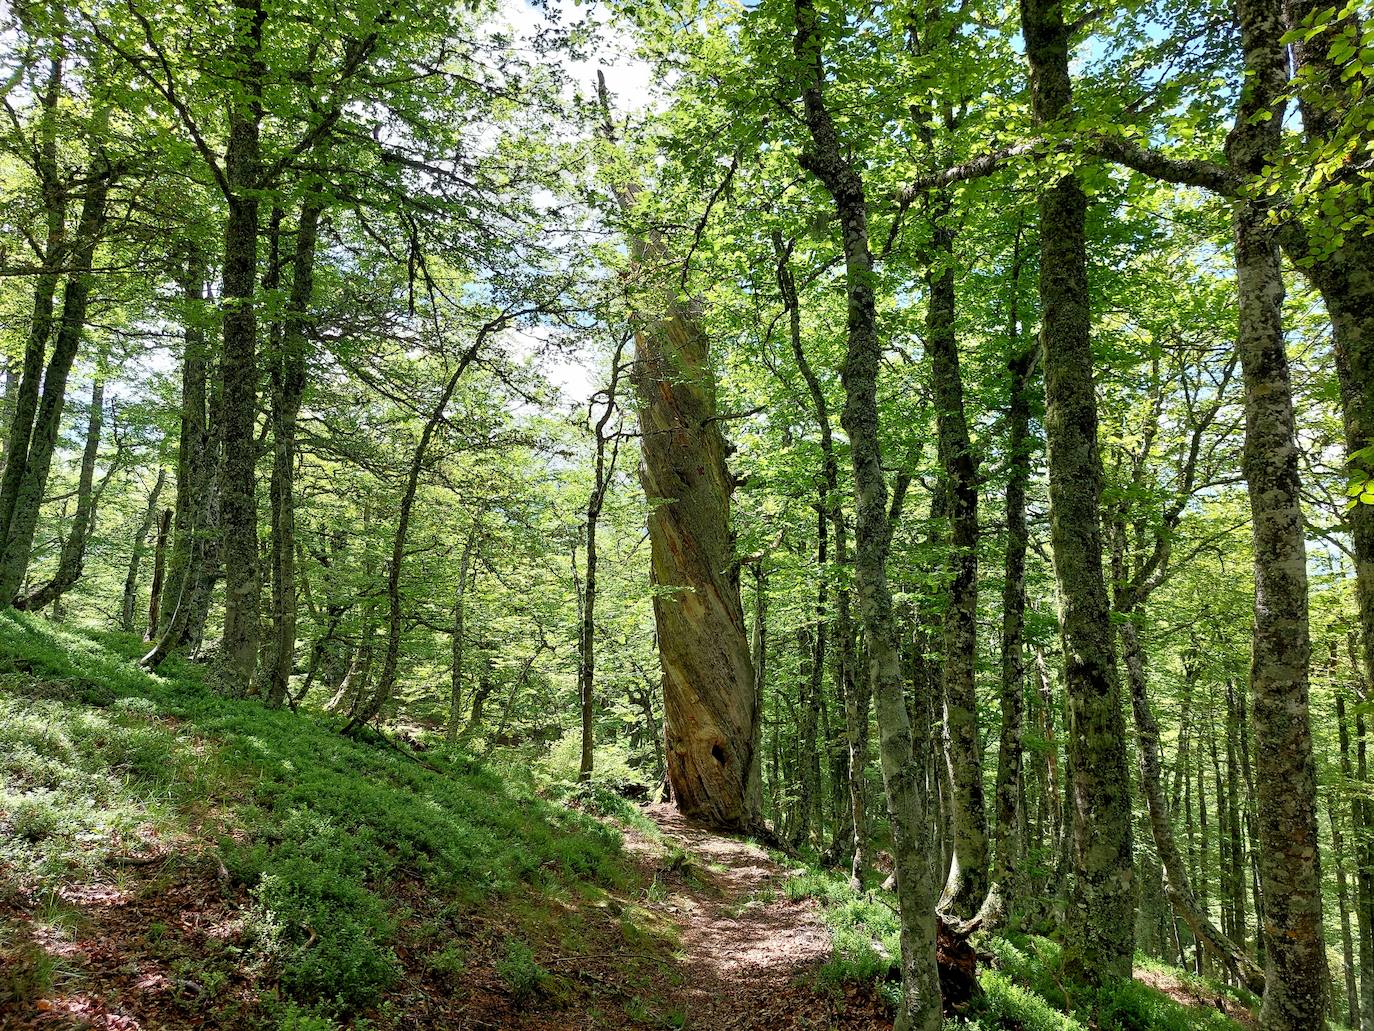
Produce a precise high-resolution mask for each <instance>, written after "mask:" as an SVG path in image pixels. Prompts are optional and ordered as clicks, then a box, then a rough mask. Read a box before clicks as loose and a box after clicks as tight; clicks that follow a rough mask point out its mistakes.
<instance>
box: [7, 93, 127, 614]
mask: <svg viewBox="0 0 1374 1031" xmlns="http://www.w3.org/2000/svg"><path fill="white" fill-rule="evenodd" d="M106 121H107V117H106V115H105V114H103V113H102V114H100V115H98V116H97V118H96V128H97V129H99V128H101V127H103V125H104V124H105V123H106ZM113 174H114V173H113V170H112V169H111V168H110V167H109V164H108V162H107V161H106V160H105V156H104V155H103V154H101V153H97V155H96V156H95V157H94V158H92V160H91V164H90V168H89V183H88V185H87V187H86V198H85V200H84V201H83V202H82V205H81V217H80V219H79V220H78V222H77V228H76V239H75V240H74V241H73V245H72V250H71V260H72V264H73V266H74V271H73V272H72V273H71V274H70V275H68V277H67V282H66V285H65V286H64V288H63V291H62V318H61V321H60V322H59V324H58V329H57V338H56V341H55V342H54V344H53V350H52V355H51V357H50V358H49V359H48V366H47V370H46V371H45V372H44V374H43V394H42V399H41V400H40V402H39V405H38V412H37V414H36V415H35V416H34V421H33V434H32V437H31V439H30V441H29V447H28V453H27V455H26V456H25V458H24V460H23V462H22V465H23V472H22V478H21V479H20V480H19V486H18V490H17V491H16V493H15V495H14V505H13V509H12V515H11V516H10V519H9V525H8V533H7V535H6V537H5V541H4V549H3V553H0V607H4V606H6V605H10V604H13V601H14V598H15V595H16V593H17V592H18V590H19V586H20V584H22V583H23V581H24V577H25V575H26V574H27V573H28V567H29V559H30V557H31V555H32V552H33V534H34V530H35V528H36V527H37V525H38V512H39V509H40V508H41V507H42V505H43V492H44V490H45V489H46V488H47V485H48V473H49V472H50V470H51V468H52V458H53V452H54V451H55V450H56V447H57V435H58V430H59V429H60V428H61V423H62V409H63V406H64V405H65V403H66V392H67V377H68V375H69V374H70V373H71V370H72V365H73V364H74V363H75V361H76V353H77V350H78V349H79V347H80V345H81V337H82V335H83V334H84V332H85V329H86V306H87V304H88V302H89V301H90V296H91V287H92V285H93V282H94V277H93V276H92V275H91V273H90V272H89V271H83V270H88V269H89V268H90V266H91V262H92V260H93V259H94V257H95V251H96V247H97V246H98V245H99V243H100V240H101V237H102V236H103V235H104V232H105V224H106V210H107V208H106V201H107V198H108V196H109V189H110V180H111V178H112V177H113ZM19 462H20V455H19V454H18V453H17V452H15V453H12V454H11V456H10V462H9V465H15V464H16V463H19ZM8 473H9V468H8V466H7V468H6V474H7V475H8Z"/></svg>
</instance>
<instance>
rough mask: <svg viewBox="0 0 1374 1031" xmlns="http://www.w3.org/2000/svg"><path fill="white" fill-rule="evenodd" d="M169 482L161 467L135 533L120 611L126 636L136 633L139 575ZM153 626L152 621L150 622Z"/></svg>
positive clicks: (121, 625)
mask: <svg viewBox="0 0 1374 1031" xmlns="http://www.w3.org/2000/svg"><path fill="white" fill-rule="evenodd" d="M166 482H167V470H166V469H163V468H161V467H159V468H158V471H157V479H156V480H155V481H153V489H152V490H150V491H149V492H148V507H147V508H145V509H144V510H143V521H142V522H140V523H139V524H138V529H137V530H136V531H135V532H134V546H133V549H132V550H131V551H130V553H129V571H128V573H126V574H125V576H124V599H123V604H122V605H121V606H120V610H119V628H120V629H121V630H123V631H124V632H125V633H126V634H131V633H133V632H134V608H135V606H137V604H138V573H139V567H140V566H142V565H143V555H144V552H146V551H147V550H148V535H149V534H150V533H152V532H153V521H154V520H155V519H157V503H158V499H159V497H161V495H162V487H163V485H164V484H165V483H166ZM149 622H150V625H151V620H150V621H149Z"/></svg>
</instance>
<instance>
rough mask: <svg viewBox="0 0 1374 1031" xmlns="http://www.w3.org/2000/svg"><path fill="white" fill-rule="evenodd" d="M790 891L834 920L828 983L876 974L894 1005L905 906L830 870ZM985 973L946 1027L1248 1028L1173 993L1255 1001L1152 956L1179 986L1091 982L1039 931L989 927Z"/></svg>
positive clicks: (1140, 965) (1156, 968)
mask: <svg viewBox="0 0 1374 1031" xmlns="http://www.w3.org/2000/svg"><path fill="white" fill-rule="evenodd" d="M784 891H785V892H786V894H787V896H788V898H791V899H793V900H798V899H814V900H816V901H817V902H818V903H819V904H820V907H821V910H822V912H823V913H824V915H825V919H826V922H827V923H828V924H829V926H830V929H831V936H832V941H833V945H834V954H833V955H832V957H831V959H830V961H829V962H828V963H827V964H825V966H824V967H822V969H821V971H820V975H819V976H820V980H821V986H822V987H823V988H827V989H831V990H838V989H840V988H842V987H843V986H845V985H848V984H855V983H860V984H862V983H872V984H876V985H877V986H878V989H879V991H880V992H881V993H882V994H884V995H886V996H887V997H888V998H889V999H890V1000H891V1001H892V1002H893V1003H894V1004H895V1002H896V995H895V992H896V984H897V980H896V979H897V963H898V957H899V955H900V944H899V933H900V927H899V925H898V922H897V914H896V911H895V910H894V908H893V906H894V905H895V901H894V900H893V899H892V898H891V896H889V895H887V894H886V893H883V892H881V891H873V890H870V891H863V892H859V891H855V890H854V889H852V888H851V887H850V886H849V882H848V879H847V878H846V877H844V876H841V875H839V874H835V873H831V872H828V871H824V870H814V869H809V870H806V871H805V872H803V873H799V874H795V875H793V876H792V877H791V878H789V879H788V881H787V882H786V884H785V886H784ZM975 945H976V947H977V949H978V951H979V952H980V953H982V954H984V955H987V954H991V956H992V961H991V962H990V963H986V962H983V961H982V960H980V963H979V974H978V981H979V984H980V985H981V987H982V989H983V991H982V995H981V996H980V997H979V998H978V999H976V1000H975V1001H974V1002H973V1003H972V1004H971V1005H970V1007H969V1010H968V1012H967V1013H966V1014H964V1015H963V1016H960V1017H956V1018H951V1019H949V1020H948V1021H947V1022H946V1028H947V1031H1240V1028H1241V1025H1240V1024H1238V1023H1237V1022H1236V1021H1234V1020H1232V1019H1231V1018H1230V1017H1228V1016H1226V1015H1225V1014H1223V1013H1222V1012H1220V1011H1219V1010H1218V1009H1216V1008H1215V1007H1214V1006H1210V1005H1204V1004H1199V1005H1187V1004H1185V1003H1183V1002H1180V1001H1178V1000H1177V999H1176V998H1174V997H1171V994H1172V995H1180V996H1188V995H1191V996H1194V997H1196V998H1199V999H1214V998H1217V997H1220V996H1222V995H1229V996H1230V997H1232V998H1234V999H1238V1000H1239V1001H1241V1002H1242V1003H1244V1004H1246V1005H1249V1004H1252V1003H1253V1002H1254V1000H1253V999H1252V998H1246V997H1244V993H1237V992H1236V991H1234V990H1231V989H1226V988H1224V987H1222V986H1218V985H1216V984H1214V983H1212V982H1211V981H1206V980H1204V979H1202V978H1198V977H1194V976H1193V975H1191V974H1188V973H1186V972H1184V971H1179V970H1176V969H1174V968H1172V967H1167V966H1164V965H1162V964H1158V963H1155V962H1152V961H1149V960H1145V959H1143V958H1138V959H1137V970H1138V971H1141V972H1144V971H1149V972H1151V973H1153V974H1155V975H1157V976H1156V977H1155V978H1154V980H1157V981H1162V982H1165V983H1168V984H1170V985H1175V986H1177V987H1178V988H1179V991H1178V992H1175V993H1166V992H1164V991H1161V990H1159V989H1157V988H1155V987H1151V985H1148V984H1144V983H1142V982H1141V981H1139V980H1130V981H1124V980H1123V981H1118V982H1115V983H1113V984H1111V985H1107V986H1104V987H1101V988H1097V989H1092V988H1088V987H1087V986H1084V985H1075V984H1072V983H1069V982H1067V981H1066V979H1065V977H1064V975H1063V970H1062V963H1061V957H1060V949H1059V946H1058V944H1057V943H1055V942H1054V941H1052V940H1050V939H1049V938H1045V937H1040V936H1033V935H983V936H981V937H979V938H977V939H975Z"/></svg>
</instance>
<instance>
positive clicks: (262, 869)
mask: <svg viewBox="0 0 1374 1031" xmlns="http://www.w3.org/2000/svg"><path fill="white" fill-rule="evenodd" d="M137 650H138V642H137V641H135V640H132V639H130V638H126V637H120V636H113V635H96V636H90V637H88V636H83V635H79V634H74V633H69V632H63V631H60V630H57V629H54V628H53V627H52V626H51V625H50V624H49V623H47V622H46V621H44V620H39V619H35V618H31V617H25V616H22V615H14V614H6V615H3V616H0V832H2V833H0V918H3V938H0V950H3V960H4V962H3V970H4V973H3V978H0V1025H3V1026H4V1027H6V1028H22V1027H73V1028H75V1027H98V1028H112V1029H134V1028H149V1029H151V1028H181V1027H192V1026H195V1027H203V1026H209V1027H222V1028H281V1029H287V1028H290V1029H297V1031H302V1029H307V1028H309V1029H323V1028H330V1027H341V1026H347V1027H372V1028H391V1027H399V1026H419V1027H448V1028H473V1029H479V1028H544V1029H554V1028H621V1027H624V1028H641V1027H642V1028H653V1027H691V1028H701V1029H708V1031H714V1029H721V1031H724V1029H727V1028H764V1027H796V1028H802V1027H807V1028H819V1027H833V1028H852V1029H870V1028H883V1027H888V1026H890V1011H889V1008H888V1004H887V1000H886V995H887V991H886V986H887V984H888V983H889V975H890V973H891V968H892V963H891V958H890V957H891V956H892V955H894V954H895V935H896V922H895V918H894V917H893V916H892V913H891V910H890V908H889V907H890V904H889V903H887V902H885V901H884V900H883V899H882V897H881V896H880V895H879V894H867V895H858V894H856V893H854V892H851V891H850V890H849V889H848V887H847V886H846V885H845V884H844V882H843V879H842V878H840V877H838V876H833V875H829V874H826V873H824V872H821V871H816V870H807V869H798V868H797V867H796V865H795V860H788V859H786V857H782V856H778V855H776V854H771V855H770V854H769V853H768V852H767V851H765V850H764V849H762V848H760V847H759V846H757V845H752V844H749V843H747V842H743V841H738V840H735V839H731V838H726V837H722V836H719V835H716V834H713V833H710V832H706V831H702V830H700V829H696V828H693V827H691V826H689V825H687V824H685V823H684V822H683V821H681V819H680V818H679V817H677V815H676V813H675V812H674V811H673V810H671V809H670V808H668V807H664V806H656V807H650V808H649V809H647V810H641V809H639V808H637V807H635V806H632V805H630V804H629V803H626V802H624V801H623V800H621V799H619V798H618V797H616V796H615V795H613V794H611V793H610V792H608V791H606V790H604V789H599V788H595V787H590V788H583V789H581V790H571V789H569V788H567V787H561V788H560V787H557V786H550V785H545V786H544V788H543V790H536V787H535V785H534V784H533V783H532V782H531V781H530V780H529V779H528V778H525V779H521V778H519V777H517V776H513V775H512V771H510V770H503V771H499V772H497V771H493V770H491V769H488V768H484V767H483V766H481V765H478V764H477V763H475V762H474V761H473V760H471V759H470V758H468V757H467V756H465V755H463V754H462V753H461V752H450V751H446V750H445V749H443V748H438V747H435V748H425V749H423V750H421V751H418V752H416V751H412V750H410V749H409V748H405V747H402V746H399V745H394V744H384V743H383V742H382V740H381V739H372V740H369V741H366V742H358V741H352V740H349V739H347V738H344V737H342V736H340V735H339V734H338V733H337V732H336V730H335V728H333V727H331V726H330V725H328V724H327V723H326V722H323V721H321V720H318V719H316V718H313V717H308V716H303V715H300V714H292V713H289V712H272V711H268V710H266V709H264V708H263V707H262V706H261V705H259V704H258V703H256V702H254V701H235V700H228V699H224V698H222V697H220V696H218V695H215V694H214V693H212V692H210V691H208V690H206V689H205V688H204V687H203V686H202V685H201V683H200V670H199V669H197V668H195V667H193V666H190V665H181V664H178V665H169V666H168V667H167V668H166V670H167V675H166V676H162V677H155V676H150V675H147V674H145V673H143V672H141V671H139V670H138V669H137V668H136V667H135V666H134V664H133V662H132V661H131V656H132V655H134V654H135V653H136V652H137ZM560 797H561V799H562V801H557V800H555V799H557V798H560ZM980 949H981V950H982V952H983V963H984V966H985V967H987V969H985V970H984V971H983V973H982V974H981V980H982V985H983V988H984V990H985V993H986V994H985V996H984V997H983V998H982V999H981V1000H980V1001H978V1002H977V1003H975V1005H974V1006H973V1008H972V1009H971V1010H970V1011H969V1016H970V1017H971V1018H972V1019H973V1020H974V1023H972V1024H970V1025H969V1026H970V1027H979V1028H983V1029H987V1031H990V1029H993V1028H1008V1029H1012V1028H1025V1029H1034V1031H1039V1029H1052V1028H1053V1029H1064V1031H1071V1029H1077V1028H1080V1027H1086V1026H1088V1025H1087V1024H1085V1023H1079V1022H1077V1021H1076V1020H1075V1019H1074V1018H1072V1017H1068V1016H1064V1015H1063V1014H1061V1013H1060V1012H1059V1011H1057V1010H1056V1009H1055V1008H1054V1003H1058V1004H1059V1005H1061V1006H1062V1005H1063V1000H1064V994H1063V987H1062V985H1058V984H1056V979H1055V975H1054V972H1053V956H1054V947H1053V946H1052V945H1051V944H1050V943H1049V942H1047V941H1045V940H1044V939H1025V940H1021V941H1020V943H1019V944H1013V943H1012V942H1010V941H1005V940H1000V939H997V940H991V939H989V940H987V941H984V942H982V943H981V945H980ZM1142 976H1144V977H1146V979H1148V980H1151V981H1153V982H1154V983H1155V984H1156V985H1158V986H1160V987H1161V988H1162V989H1164V990H1163V991H1158V990H1156V989H1155V988H1150V987H1146V986H1145V985H1143V984H1140V983H1136V984H1133V985H1130V986H1123V987H1122V988H1121V989H1120V990H1118V991H1116V992H1115V993H1113V994H1112V995H1111V997H1110V998H1106V997H1104V998H1103V999H1097V1000H1093V1001H1092V1002H1091V1004H1090V1005H1091V1006H1092V1007H1093V1008H1095V1009H1096V1011H1097V1013H1098V1018H1099V1020H1100V1021H1101V1022H1100V1023H1099V1024H1098V1025H1097V1026H1100V1027H1104V1028H1108V1027H1113V1028H1116V1027H1119V1028H1122V1029H1126V1028H1130V1029H1139V1028H1159V1029H1174V1028H1178V1029H1182V1028H1185V1027H1205V1028H1210V1029H1214V1031H1222V1029H1232V1028H1235V1027H1236V1026H1237V1025H1236V1024H1234V1023H1232V1022H1231V1021H1229V1020H1227V1019H1225V1018H1224V1017H1222V1016H1221V1015H1220V1013H1218V1012H1217V1009H1216V1006H1217V1005H1218V1002H1219V1001H1220V1000H1223V997H1222V996H1221V995H1220V994H1219V993H1218V991H1217V990H1216V989H1214V988H1210V987H1208V986H1205V985H1203V984H1201V983H1200V982H1199V983H1184V982H1180V981H1179V980H1178V979H1177V978H1176V977H1174V976H1173V975H1171V974H1166V973H1164V972H1163V971H1161V970H1157V969H1153V968H1152V969H1151V970H1147V971H1146V972H1145V974H1143V975H1142ZM1166 993H1167V994H1166ZM1170 996H1173V997H1174V998H1171V997H1170ZM1176 999H1177V1000H1182V1001H1181V1002H1180V1001H1175V1000H1176ZM1047 1000H1048V1001H1047ZM1087 1002H1088V1000H1085V999H1083V998H1078V999H1073V1000H1071V1005H1072V1006H1075V1007H1077V1008H1078V1009H1079V1010H1080V1012H1082V1008H1083V1006H1084V1004H1085V1003H1087ZM1183 1003H1188V1004H1193V1005H1197V1006H1200V1007H1201V1008H1196V1009H1190V1008H1188V1006H1186V1005H1184V1004H1183ZM1222 1004H1224V1005H1226V1006H1227V1007H1228V1008H1230V1009H1231V1010H1232V1011H1233V1012H1235V1013H1237V1014H1240V1015H1241V1016H1242V1018H1243V1019H1244V1011H1243V1009H1242V1008H1241V1007H1239V1006H1238V1005H1237V1004H1235V1003H1234V1002H1232V1001H1230V1000H1224V1001H1223V1002H1222Z"/></svg>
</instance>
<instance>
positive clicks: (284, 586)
mask: <svg viewBox="0 0 1374 1031" xmlns="http://www.w3.org/2000/svg"><path fill="white" fill-rule="evenodd" d="M322 212H323V203H322V202H321V201H320V200H319V199H318V198H317V197H310V198H307V199H306V200H305V201H303V202H302V203H301V214H300V221H299V223H298V224H297V227H296V249H295V254H294V255H293V256H292V262H291V296H290V298H289V299H288V300H287V304H286V311H285V317H284V321H285V325H284V326H283V330H282V336H281V354H280V355H274V356H273V358H274V360H273V363H272V487H271V490H272V614H273V617H274V618H273V621H272V630H273V637H274V638H275V640H274V643H273V647H272V650H271V655H272V667H271V669H270V671H269V673H268V678H267V691H266V695H267V697H266V702H267V704H268V705H269V706H271V707H272V708H277V707H278V706H280V705H281V704H282V703H283V702H284V701H285V700H286V696H287V691H288V688H289V686H290V682H291V669H292V667H293V666H294V664H295V657H296V617H297V613H296V609H297V601H296V492H295V460H296V418H297V416H298V415H299V414H300V410H301V401H302V399H303V398H304V397H305V382H306V369H305V359H306V354H307V353H308V351H309V346H310V342H309V329H310V304H311V301H312V299H313V298H314V295H315V245H316V241H317V239H318V237H319V224H320V216H321V214H322Z"/></svg>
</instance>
